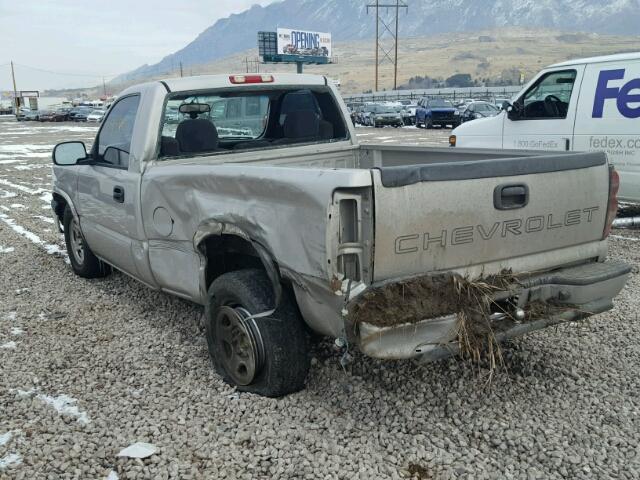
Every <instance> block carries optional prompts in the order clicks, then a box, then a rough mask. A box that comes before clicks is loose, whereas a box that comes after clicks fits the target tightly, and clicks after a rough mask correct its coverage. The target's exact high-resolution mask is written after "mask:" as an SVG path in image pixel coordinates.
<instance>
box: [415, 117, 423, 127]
mask: <svg viewBox="0 0 640 480" xmlns="http://www.w3.org/2000/svg"><path fill="white" fill-rule="evenodd" d="M416 127H417V128H422V124H421V123H420V120H418V116H417V115H416Z"/></svg>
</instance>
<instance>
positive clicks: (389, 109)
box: [373, 105, 401, 113]
mask: <svg viewBox="0 0 640 480" xmlns="http://www.w3.org/2000/svg"><path fill="white" fill-rule="evenodd" d="M400 110H401V108H400V107H394V106H392V105H377V106H376V107H375V109H374V110H373V112H374V113H397V112H399V111H400Z"/></svg>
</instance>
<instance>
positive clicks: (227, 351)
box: [205, 269, 311, 397]
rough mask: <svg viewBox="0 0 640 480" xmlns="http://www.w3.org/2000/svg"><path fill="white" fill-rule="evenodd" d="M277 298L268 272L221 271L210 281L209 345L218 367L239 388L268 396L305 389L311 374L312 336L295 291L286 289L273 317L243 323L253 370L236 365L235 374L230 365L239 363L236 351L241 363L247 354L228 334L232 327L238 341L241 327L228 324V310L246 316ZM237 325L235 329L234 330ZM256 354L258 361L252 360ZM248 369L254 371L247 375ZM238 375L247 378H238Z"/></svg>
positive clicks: (208, 302) (213, 360)
mask: <svg viewBox="0 0 640 480" xmlns="http://www.w3.org/2000/svg"><path fill="white" fill-rule="evenodd" d="M273 297H274V295H273V288H272V286H271V282H270V281H269V278H268V277H267V275H266V273H265V272H264V271H262V270H258V269H247V270H237V271H235V272H229V273H225V274H223V275H221V276H220V277H218V278H217V279H216V280H215V281H214V282H213V283H212V284H211V287H209V292H208V298H207V304H206V306H205V322H206V323H205V327H206V332H207V344H208V347H209V355H210V357H211V360H212V362H213V366H214V367H215V369H216V371H217V372H218V373H219V374H220V376H221V377H222V378H223V380H224V381H225V382H227V383H228V384H230V385H234V386H236V387H237V388H238V390H240V391H244V392H251V393H255V394H258V395H263V396H266V397H280V396H283V395H287V394H289V393H293V392H297V391H299V390H301V389H303V388H304V384H305V380H306V378H307V374H308V373H309V366H310V363H311V358H310V356H309V347H310V344H309V334H308V333H307V330H306V328H305V325H304V323H303V321H302V317H301V315H300V313H299V311H298V309H297V307H296V305H295V303H294V302H293V300H292V298H291V294H290V293H289V292H288V291H287V290H286V289H284V290H283V296H282V299H281V301H280V305H278V308H277V310H276V311H275V312H274V313H273V314H272V315H270V316H268V317H261V318H256V319H250V320H247V321H245V320H244V319H241V320H240V321H239V323H240V325H241V326H242V330H241V335H244V333H247V335H244V337H243V338H244V339H249V340H250V341H251V342H252V343H251V344H250V346H249V348H250V349H251V351H252V352H253V353H252V356H251V357H250V358H249V362H250V365H249V367H248V368H247V366H243V365H237V368H239V370H238V371H237V372H236V374H234V372H231V371H230V369H229V368H228V365H229V364H230V363H232V364H233V362H234V361H235V360H234V359H233V358H232V357H234V354H235V357H240V358H241V360H240V361H242V359H243V358H247V357H246V356H244V357H243V356H242V354H241V353H242V352H241V353H237V354H236V347H237V344H234V345H231V343H230V342H229V341H225V339H224V338H223V337H224V335H225V333H224V330H225V329H227V330H228V331H229V333H230V334H233V335H232V336H233V339H234V340H235V339H237V338H238V336H237V333H238V328H236V327H233V326H228V327H225V326H224V323H225V322H229V318H228V316H227V314H228V313H229V312H230V310H229V308H231V310H233V312H234V313H237V312H244V313H243V314H244V315H245V317H246V314H247V313H248V314H257V313H261V312H265V311H268V310H271V309H272V308H273ZM241 316H242V315H240V317H241ZM234 320H236V321H237V318H236V319H234ZM233 328H236V330H235V331H233V332H231V330H232V329H233ZM219 332H220V333H219ZM243 348H244V349H245V350H246V343H242V345H241V348H239V349H238V350H237V351H240V350H241V349H243ZM254 358H256V359H258V358H259V361H256V362H252V361H251V360H252V359H254ZM236 360H237V358H236ZM240 368H242V370H240ZM247 370H248V371H249V372H255V373H254V374H252V375H247V373H246V372H247ZM239 375H240V376H241V378H242V380H243V381H238V379H237V377H238V376H239ZM242 375H245V376H244V377H242ZM234 377H235V378H234Z"/></svg>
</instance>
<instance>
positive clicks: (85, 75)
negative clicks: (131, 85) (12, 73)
mask: <svg viewBox="0 0 640 480" xmlns="http://www.w3.org/2000/svg"><path fill="white" fill-rule="evenodd" d="M7 65H8V64H7ZM14 65H15V66H17V67H22V68H28V69H30V70H36V71H38V72H44V73H51V74H54V75H64V76H67V77H88V78H102V77H105V78H109V77H117V76H118V75H120V74H119V73H114V74H108V75H106V74H102V73H98V74H92V73H77V72H56V71H54V70H47V69H45V68H39V67H32V66H30V65H23V64H21V63H14ZM0 66H2V65H0Z"/></svg>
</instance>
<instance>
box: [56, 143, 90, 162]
mask: <svg viewBox="0 0 640 480" xmlns="http://www.w3.org/2000/svg"><path fill="white" fill-rule="evenodd" d="M84 158H87V148H86V147H85V146H84V143H83V142H64V143H59V144H58V145H56V146H55V148H54V149H53V163H55V164H56V165H75V164H76V163H78V160H82V159H84Z"/></svg>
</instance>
